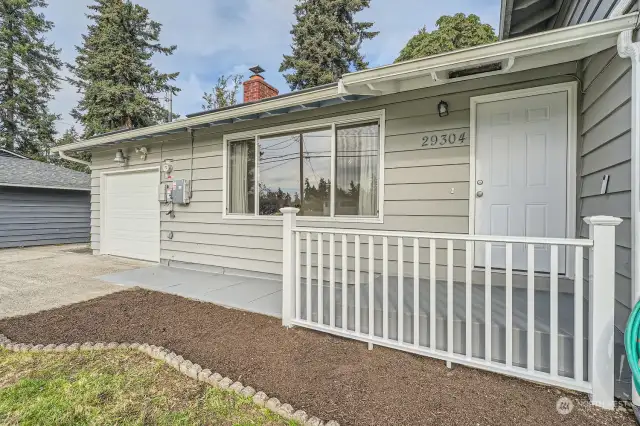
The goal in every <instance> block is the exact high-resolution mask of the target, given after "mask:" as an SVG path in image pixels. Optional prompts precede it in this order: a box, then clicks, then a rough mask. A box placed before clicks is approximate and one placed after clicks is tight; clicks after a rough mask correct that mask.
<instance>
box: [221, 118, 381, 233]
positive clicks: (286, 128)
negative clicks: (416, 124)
mask: <svg viewBox="0 0 640 426" xmlns="http://www.w3.org/2000/svg"><path fill="white" fill-rule="evenodd" d="M374 120H376V121H378V123H379V127H380V148H379V149H380V164H379V167H380V170H379V174H378V216H377V217H362V216H357V217H356V216H353V217H352V216H334V213H335V205H334V201H335V191H334V190H333V186H334V185H335V175H336V170H335V161H336V143H335V142H336V141H335V137H336V136H335V133H336V132H335V129H336V127H337V126H341V125H344V124H354V123H359V122H362V123H365V122H367V121H374ZM385 125H386V122H385V110H384V109H382V110H377V111H370V112H364V113H359V114H351V115H344V116H339V117H333V118H324V119H320V120H312V121H305V122H301V123H295V124H287V125H283V126H274V127H268V128H264V129H256V130H251V131H247V132H237V133H230V134H225V135H224V136H223V137H222V141H223V142H222V219H223V220H225V219H229V220H249V221H254V222H256V221H257V222H261V221H281V220H282V216H260V215H259V208H258V197H259V193H258V191H255V192H256V194H255V196H256V204H255V205H256V212H255V213H254V214H252V215H249V214H241V213H238V214H234V213H228V212H227V209H228V199H227V188H228V167H229V165H228V160H227V147H228V146H229V142H234V141H241V140H247V139H254V140H255V142H256V146H257V143H258V138H260V137H265V136H270V135H277V134H281V133H287V132H294V131H308V130H313V129H317V128H326V127H331V130H332V136H331V183H332V191H331V215H332V216H330V217H324V216H321V217H313V216H298V220H299V221H304V222H334V223H335V222H338V223H384V157H385V155H384V154H385V151H384V147H385V134H386V131H385ZM255 152H256V173H255V175H256V183H257V182H258V181H259V180H260V168H259V164H258V161H257V156H258V152H259V150H258V149H256V150H255ZM256 189H257V188H256Z"/></svg>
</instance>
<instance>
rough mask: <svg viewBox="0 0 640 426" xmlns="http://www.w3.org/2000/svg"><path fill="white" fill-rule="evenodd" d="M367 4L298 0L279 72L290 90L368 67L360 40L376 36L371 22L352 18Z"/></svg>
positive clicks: (350, 0) (365, 0)
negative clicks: (287, 50) (289, 43)
mask: <svg viewBox="0 0 640 426" xmlns="http://www.w3.org/2000/svg"><path fill="white" fill-rule="evenodd" d="M369 3H371V0H298V4H296V6H295V11H294V14H295V16H296V19H297V23H295V24H294V25H293V28H292V30H291V34H292V35H293V44H292V46H291V49H292V52H291V55H284V60H283V61H282V64H281V65H280V72H285V71H289V70H291V71H292V72H290V73H288V74H285V75H284V77H285V79H286V80H287V83H289V87H291V90H296V89H304V88H307V87H314V86H318V85H321V84H327V83H331V82H334V81H338V79H340V77H342V75H343V74H345V73H347V72H349V71H352V70H362V69H365V68H367V66H368V65H369V64H368V62H366V61H365V59H364V56H363V55H362V54H361V53H360V45H361V44H362V42H363V41H364V40H371V39H372V38H374V37H375V36H377V35H378V32H377V31H370V29H371V27H373V22H357V21H355V20H354V15H355V14H356V13H357V12H360V11H362V10H363V9H365V8H367V7H369Z"/></svg>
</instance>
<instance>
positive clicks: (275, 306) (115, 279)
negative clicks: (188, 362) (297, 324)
mask: <svg viewBox="0 0 640 426" xmlns="http://www.w3.org/2000/svg"><path fill="white" fill-rule="evenodd" d="M97 278H98V279H100V280H103V281H106V282H109V283H113V284H118V285H123V286H127V287H141V288H146V289H149V290H155V291H162V292H164V293H171V294H175V295H178V296H183V297H188V298H190V299H196V300H201V301H203V302H211V303H215V304H217V305H221V306H226V307H229V308H236V309H242V310H245V311H249V312H255V313H259V314H265V315H270V316H274V317H280V316H281V312H282V283H281V282H280V281H272V280H266V279H259V278H251V277H242V276H237V275H222V274H214V273H211V272H200V271H194V270H190V269H180V268H171V267H167V266H162V265H155V266H151V267H146V268H140V269H135V270H129V271H124V272H117V273H114V274H108V275H102V276H99V277H97Z"/></svg>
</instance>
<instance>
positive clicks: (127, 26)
mask: <svg viewBox="0 0 640 426" xmlns="http://www.w3.org/2000/svg"><path fill="white" fill-rule="evenodd" d="M89 9H90V10H91V12H90V13H89V14H88V15H87V17H88V18H89V19H90V20H91V21H92V23H91V24H90V25H89V27H88V33H87V34H85V35H83V36H82V38H83V43H82V46H76V50H77V51H78V56H77V57H76V60H75V65H68V68H69V70H70V71H71V72H72V73H73V75H74V77H75V78H73V79H71V83H72V84H73V85H74V86H76V87H77V88H78V92H79V93H80V94H81V99H80V101H79V102H78V105H77V106H76V108H74V109H73V110H72V112H71V115H72V116H73V117H74V118H75V119H76V120H77V121H79V122H80V123H81V124H82V126H83V127H84V137H90V136H93V135H96V134H100V133H104V132H108V131H110V130H115V129H132V128H140V127H145V126H150V125H153V124H158V123H160V122H162V121H165V120H166V118H167V116H168V114H169V112H168V111H167V110H166V109H165V108H164V107H163V106H162V105H161V103H160V98H161V97H164V95H165V93H167V92H171V93H173V94H176V93H177V92H178V91H179V90H180V89H178V88H177V87H176V86H174V85H172V84H171V83H172V82H173V81H174V80H175V79H176V78H177V77H178V74H179V73H177V72H176V73H169V74H166V73H161V72H159V71H158V70H157V69H156V68H155V67H154V66H153V65H152V64H151V62H150V60H151V58H152V57H153V56H154V54H156V53H159V54H163V55H167V56H168V55H171V54H173V52H174V51H175V50H176V46H170V47H164V46H162V45H161V44H160V43H159V37H160V31H161V28H162V26H161V24H159V23H158V22H155V21H153V20H151V19H150V18H149V11H148V10H147V9H145V8H144V7H141V6H139V5H136V4H133V3H132V2H131V1H129V0H126V1H125V0H95V3H94V4H92V5H90V6H89Z"/></svg>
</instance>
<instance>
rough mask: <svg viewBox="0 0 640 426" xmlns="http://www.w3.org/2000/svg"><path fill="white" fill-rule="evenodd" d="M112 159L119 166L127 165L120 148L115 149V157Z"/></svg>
mask: <svg viewBox="0 0 640 426" xmlns="http://www.w3.org/2000/svg"><path fill="white" fill-rule="evenodd" d="M113 161H114V162H116V163H118V164H120V167H124V166H126V165H127V157H125V156H124V153H123V152H122V150H121V149H119V150H117V151H116V158H114V159H113Z"/></svg>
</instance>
